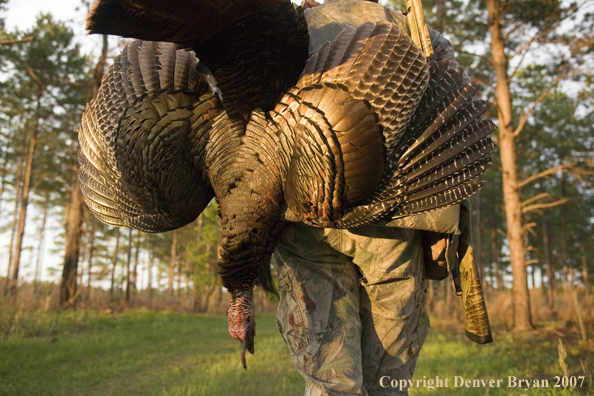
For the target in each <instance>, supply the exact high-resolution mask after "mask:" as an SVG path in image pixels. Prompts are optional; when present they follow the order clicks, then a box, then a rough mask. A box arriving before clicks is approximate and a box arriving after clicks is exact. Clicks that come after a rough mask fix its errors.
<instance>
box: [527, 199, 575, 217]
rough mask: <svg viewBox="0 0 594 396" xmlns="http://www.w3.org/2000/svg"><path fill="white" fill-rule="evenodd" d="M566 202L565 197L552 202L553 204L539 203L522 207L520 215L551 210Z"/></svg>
mask: <svg viewBox="0 0 594 396" xmlns="http://www.w3.org/2000/svg"><path fill="white" fill-rule="evenodd" d="M567 201H569V198H567V197H565V198H561V199H560V200H558V201H554V202H547V203H539V204H534V205H528V206H524V207H523V208H522V213H526V212H534V211H537V210H539V209H545V208H552V207H554V206H559V205H563V204H564V203H566V202H567Z"/></svg>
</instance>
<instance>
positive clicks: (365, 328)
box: [273, 223, 429, 396]
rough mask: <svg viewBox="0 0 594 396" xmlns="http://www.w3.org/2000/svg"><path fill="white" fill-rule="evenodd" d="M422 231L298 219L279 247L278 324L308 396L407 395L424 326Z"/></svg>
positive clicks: (426, 324)
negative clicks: (320, 224)
mask: <svg viewBox="0 0 594 396" xmlns="http://www.w3.org/2000/svg"><path fill="white" fill-rule="evenodd" d="M422 257H423V252H422V246H421V236H420V232H419V231H415V230H409V229H402V228H389V227H380V226H364V227H360V228H357V229H352V230H337V229H322V228H313V227H308V226H305V225H302V224H298V223H292V224H291V225H290V226H289V228H288V229H287V230H286V231H285V233H284V234H283V239H282V242H281V243H280V245H279V246H278V247H277V249H276V252H275V253H274V255H273V262H274V263H275V264H276V266H277V269H278V274H279V280H280V283H279V292H280V297H281V299H280V304H279V307H278V311H277V326H278V328H279V331H280V332H281V334H282V335H283V338H284V341H285V343H286V344H287V346H288V347H289V349H290V351H291V357H292V359H293V363H294V364H295V367H296V368H297V370H298V371H299V373H300V374H301V375H302V376H303V377H304V378H305V379H306V390H305V395H306V396H314V395H341V396H343V395H398V394H400V395H402V394H407V392H406V390H404V391H399V390H398V389H395V388H393V387H385V386H387V385H389V384H390V381H391V380H393V379H410V378H412V374H413V371H414V368H415V364H416V361H417V358H418V356H419V351H420V349H421V346H422V344H423V342H424V341H425V338H426V336H427V332H428V331H429V318H428V316H427V313H426V311H425V300H426V287H425V280H424V279H423V264H422V263H423V260H422Z"/></svg>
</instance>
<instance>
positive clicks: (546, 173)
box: [518, 164, 573, 188]
mask: <svg viewBox="0 0 594 396" xmlns="http://www.w3.org/2000/svg"><path fill="white" fill-rule="evenodd" d="M571 165H573V164H564V165H563V164H561V165H555V166H553V167H552V168H549V169H547V170H544V171H542V172H539V173H537V174H536V175H532V176H530V177H528V178H526V179H524V180H522V181H521V182H519V183H518V188H522V187H524V186H525V185H526V184H528V183H531V182H533V181H534V180H537V179H540V178H543V177H546V176H549V175H552V174H555V173H557V172H559V171H563V168H565V167H569V166H571Z"/></svg>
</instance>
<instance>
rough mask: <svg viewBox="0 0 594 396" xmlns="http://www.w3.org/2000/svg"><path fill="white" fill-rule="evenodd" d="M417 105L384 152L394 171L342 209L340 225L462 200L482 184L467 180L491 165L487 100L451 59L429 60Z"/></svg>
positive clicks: (345, 225) (404, 213) (436, 206)
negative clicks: (370, 192) (393, 143)
mask: <svg viewBox="0 0 594 396" xmlns="http://www.w3.org/2000/svg"><path fill="white" fill-rule="evenodd" d="M430 73H431V77H430V80H429V84H428V87H427V89H426V91H425V92H424V94H423V96H422V98H421V100H420V103H419V106H418V107H417V108H416V110H415V113H414V116H413V117H412V120H411V122H410V124H409V125H408V127H407V128H406V130H405V131H404V133H403V134H402V136H401V138H400V140H399V142H398V144H397V145H396V147H395V149H394V151H393V152H392V153H391V154H390V155H389V157H388V164H389V165H388V166H389V167H390V168H391V169H392V171H393V174H392V176H391V178H390V180H389V181H388V182H387V183H386V184H385V185H383V186H382V187H381V188H379V189H378V190H377V191H376V192H375V194H373V195H372V196H371V197H370V198H369V200H368V202H366V203H365V204H364V205H361V206H359V207H357V208H355V209H354V210H352V211H351V212H349V213H347V214H346V215H345V216H344V217H343V219H342V221H341V223H340V224H339V226H340V227H345V228H348V227H356V226H358V225H361V224H365V223H369V222H372V221H376V220H379V219H381V218H385V217H391V218H398V217H404V216H408V215H413V214H417V213H421V212H425V211H429V210H433V209H439V208H441V207H445V206H448V205H452V204H456V203H458V202H461V201H462V200H464V199H465V198H467V197H469V196H470V195H472V194H474V193H475V192H476V191H478V189H480V188H481V186H482V185H483V183H482V182H480V181H479V182H475V181H472V180H473V179H475V178H477V177H478V176H480V175H481V174H482V173H483V172H485V171H486V170H487V169H488V168H489V166H490V165H491V161H490V158H488V156H487V155H488V154H489V153H490V152H491V151H492V150H493V148H494V145H493V142H492V141H491V139H490V138H489V135H490V134H491V133H492V132H493V131H494V130H495V126H494V124H493V123H492V122H491V121H484V120H481V116H482V115H483V114H484V113H485V112H486V111H487V110H488V109H489V107H490V104H489V103H488V102H485V101H481V100H477V99H476V93H477V92H478V89H479V86H478V84H475V83H473V82H470V81H468V79H467V78H466V77H465V76H464V71H463V69H462V68H461V67H460V66H459V65H458V64H457V63H456V62H453V61H449V60H443V61H440V62H432V63H431V65H430Z"/></svg>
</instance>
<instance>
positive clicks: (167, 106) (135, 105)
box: [79, 41, 219, 232]
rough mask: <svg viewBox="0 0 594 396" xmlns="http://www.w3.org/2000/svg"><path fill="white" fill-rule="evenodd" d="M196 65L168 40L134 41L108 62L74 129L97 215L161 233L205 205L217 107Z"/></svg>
mask: <svg viewBox="0 0 594 396" xmlns="http://www.w3.org/2000/svg"><path fill="white" fill-rule="evenodd" d="M196 63H197V60H196V58H195V56H194V55H193V54H192V53H191V52H189V51H186V50H176V49H175V46H174V45H173V44H170V43H156V42H142V41H134V42H132V43H130V44H128V45H127V46H126V47H125V48H124V50H123V51H122V54H121V55H120V56H118V57H116V59H114V63H113V65H112V66H110V67H109V69H108V71H107V73H106V75H105V76H104V78H103V81H102V85H101V88H100V90H99V93H98V95H97V98H96V99H95V100H94V101H93V102H92V103H91V104H90V105H88V106H87V109H86V111H85V113H84V114H83V117H82V125H81V128H80V129H79V141H80V152H79V162H80V167H79V179H80V181H81V190H82V191H83V194H84V196H85V201H86V203H87V205H88V206H89V208H90V209H91V210H92V211H93V212H94V213H95V215H96V216H97V217H98V218H99V219H100V220H102V221H104V222H106V223H108V224H111V225H116V226H128V227H134V228H138V229H141V230H143V231H147V232H160V231H166V230H169V229H174V228H178V227H181V226H183V225H184V224H186V223H188V222H190V221H192V220H193V219H194V218H195V217H196V216H198V214H199V213H200V212H201V211H202V210H203V209H204V207H205V206H206V205H207V204H208V202H210V200H211V198H212V196H213V193H212V189H211V187H210V185H209V183H208V182H207V181H206V177H205V174H204V171H203V169H204V157H205V153H204V152H205V147H206V144H207V141H208V132H209V129H210V125H211V123H212V118H213V117H215V116H216V115H217V114H218V112H219V107H218V106H219V104H218V101H217V99H216V98H215V97H213V96H212V94H211V93H209V92H208V84H207V83H205V82H204V81H201V80H200V77H199V75H198V73H197V71H196ZM164 175H167V177H164Z"/></svg>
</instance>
